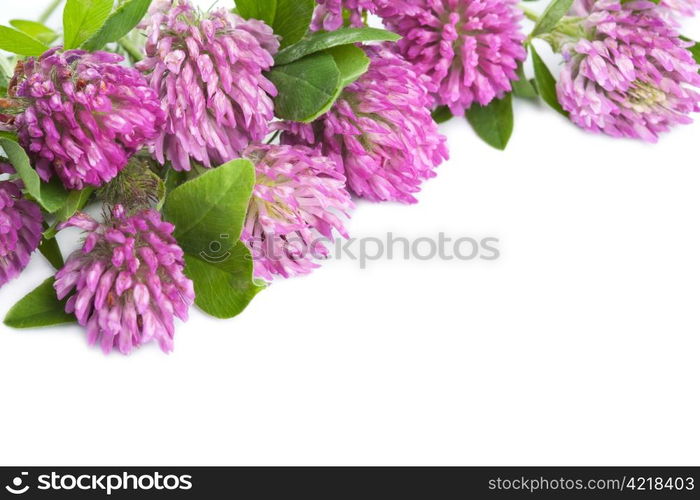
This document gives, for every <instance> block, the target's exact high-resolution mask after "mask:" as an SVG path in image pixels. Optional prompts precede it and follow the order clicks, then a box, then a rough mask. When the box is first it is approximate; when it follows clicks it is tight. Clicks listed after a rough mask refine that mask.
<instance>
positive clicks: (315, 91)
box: [267, 52, 342, 122]
mask: <svg viewBox="0 0 700 500" xmlns="http://www.w3.org/2000/svg"><path fill="white" fill-rule="evenodd" d="M267 77H268V78H269V79H270V80H271V81H272V83H274V84H275V86H276V87H277V91H278V95H277V97H276V99H275V114H276V115H277V117H278V118H282V119H285V120H292V121H297V122H311V121H313V120H315V119H316V118H318V117H319V116H321V115H322V114H324V113H326V112H327V111H328V110H329V109H330V107H331V106H332V105H333V102H334V101H335V99H336V98H337V96H338V93H339V92H340V90H341V89H342V86H341V74H340V70H339V69H338V66H337V65H336V64H335V61H334V59H333V56H331V55H330V54H327V53H325V52H321V53H316V54H312V55H310V56H307V57H305V58H303V59H300V60H298V61H294V62H293V63H291V64H285V65H284V66H277V67H275V68H273V69H272V71H270V72H269V73H267Z"/></svg>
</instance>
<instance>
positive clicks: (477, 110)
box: [467, 94, 513, 151]
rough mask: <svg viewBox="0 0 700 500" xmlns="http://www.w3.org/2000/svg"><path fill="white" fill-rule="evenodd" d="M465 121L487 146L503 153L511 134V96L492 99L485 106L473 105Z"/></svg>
mask: <svg viewBox="0 0 700 500" xmlns="http://www.w3.org/2000/svg"><path fill="white" fill-rule="evenodd" d="M467 120H469V123H471V125H472V127H473V128H474V131H475V132H476V133H477V135H478V136H479V137H481V138H482V139H483V140H484V141H485V142H486V143H487V144H489V145H491V146H493V147H494V148H496V149H500V150H501V151H503V150H504V149H506V146H507V145H508V141H509V140H510V136H511V134H512V133H513V100H512V97H511V94H506V96H505V97H504V98H503V99H494V100H493V101H491V103H490V104H488V105H487V106H480V105H479V104H476V103H475V104H473V105H472V107H471V108H470V109H469V111H467Z"/></svg>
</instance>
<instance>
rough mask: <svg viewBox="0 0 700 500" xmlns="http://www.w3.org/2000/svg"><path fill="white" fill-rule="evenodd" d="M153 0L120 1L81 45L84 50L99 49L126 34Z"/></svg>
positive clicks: (146, 10) (141, 17) (139, 19)
mask: <svg viewBox="0 0 700 500" xmlns="http://www.w3.org/2000/svg"><path fill="white" fill-rule="evenodd" d="M152 1H153V0H127V1H126V2H124V3H122V4H121V5H120V6H119V7H118V8H117V10H115V11H114V12H113V13H112V14H111V15H110V16H109V17H108V18H107V20H106V21H105V23H104V24H103V25H102V27H101V28H100V29H99V31H97V33H95V34H94V35H92V36H91V37H90V38H89V39H88V40H87V41H86V42H85V43H83V47H82V48H84V49H85V50H99V49H101V48H102V47H104V46H105V45H107V44H108V43H111V42H116V41H117V40H119V39H120V38H122V37H124V36H126V35H127V34H128V33H129V32H130V31H131V30H132V29H134V27H136V25H137V24H138V23H139V22H141V19H143V16H145V15H146V12H148V7H149V6H150V5H151V2H152Z"/></svg>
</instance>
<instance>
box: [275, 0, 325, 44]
mask: <svg viewBox="0 0 700 500" xmlns="http://www.w3.org/2000/svg"><path fill="white" fill-rule="evenodd" d="M315 7H316V2H315V1H314V0H277V10H276V13H275V20H274V21H273V23H272V29H273V30H274V32H275V33H276V34H277V35H280V36H281V37H282V45H281V47H282V48H284V47H288V46H290V45H292V44H295V43H297V42H298V41H299V40H301V39H302V38H304V35H306V33H307V31H309V25H310V24H311V18H312V16H313V14H314V8H315Z"/></svg>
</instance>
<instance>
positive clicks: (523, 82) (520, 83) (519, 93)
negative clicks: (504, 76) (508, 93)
mask: <svg viewBox="0 0 700 500" xmlns="http://www.w3.org/2000/svg"><path fill="white" fill-rule="evenodd" d="M517 73H518V79H517V80H515V81H514V82H513V95H515V96H516V97H524V98H525V99H537V90H536V89H535V87H534V86H533V85H532V82H530V80H528V79H527V77H526V76H525V70H524V69H523V63H520V64H518V70H517Z"/></svg>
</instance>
